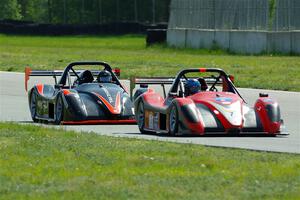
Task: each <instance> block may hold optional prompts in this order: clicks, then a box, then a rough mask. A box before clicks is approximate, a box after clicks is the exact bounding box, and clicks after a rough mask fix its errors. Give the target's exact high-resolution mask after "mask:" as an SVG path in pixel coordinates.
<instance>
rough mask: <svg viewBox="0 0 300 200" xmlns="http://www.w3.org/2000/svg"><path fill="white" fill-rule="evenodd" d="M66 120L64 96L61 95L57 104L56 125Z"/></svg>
mask: <svg viewBox="0 0 300 200" xmlns="http://www.w3.org/2000/svg"><path fill="white" fill-rule="evenodd" d="M63 118H64V103H63V99H62V96H61V95H59V96H58V97H57V100H56V104H55V124H60V123H61V121H62V120H63Z"/></svg>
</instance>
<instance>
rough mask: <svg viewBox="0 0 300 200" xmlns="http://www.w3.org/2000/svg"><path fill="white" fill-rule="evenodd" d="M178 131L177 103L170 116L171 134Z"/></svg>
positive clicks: (173, 134)
mask: <svg viewBox="0 0 300 200" xmlns="http://www.w3.org/2000/svg"><path fill="white" fill-rule="evenodd" d="M177 132H178V111H177V107H176V106H175V105H172V107H171V110H170V116H169V134H170V135H172V136H175V135H176V134H177Z"/></svg>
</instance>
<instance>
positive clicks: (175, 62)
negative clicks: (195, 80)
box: [0, 35, 300, 91]
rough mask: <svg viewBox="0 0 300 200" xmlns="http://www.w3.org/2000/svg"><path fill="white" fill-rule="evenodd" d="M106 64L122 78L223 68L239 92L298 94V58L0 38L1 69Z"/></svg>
mask: <svg viewBox="0 0 300 200" xmlns="http://www.w3.org/2000/svg"><path fill="white" fill-rule="evenodd" d="M81 60H103V61H107V62H108V63H111V64H112V65H113V66H116V67H120V68H121V69H122V77H123V78H128V77H129V76H132V75H137V76H175V75H176V73H177V72H178V70H180V69H182V68H189V67H196V68H198V67H219V68H223V69H224V70H225V71H227V72H228V73H230V74H233V75H235V77H236V85H237V86H239V87H251V88H266V89H279V90H290V91H300V57H297V56H282V55H281V56H280V55H262V56H246V55H230V54H228V53H226V52H222V51H220V50H194V49H175V48H168V47H166V46H165V45H156V46H152V47H148V48H147V47H146V45H145V37H144V36H139V35H127V36H99V37H97V36H66V37H37V36H34V37H30V36H8V35H0V70H3V71H24V67H25V66H30V67H32V68H34V69H62V68H64V67H65V66H66V64H67V63H69V62H72V61H81Z"/></svg>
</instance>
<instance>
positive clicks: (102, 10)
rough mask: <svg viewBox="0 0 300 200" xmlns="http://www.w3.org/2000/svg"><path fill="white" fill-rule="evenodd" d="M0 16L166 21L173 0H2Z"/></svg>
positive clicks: (45, 19)
mask: <svg viewBox="0 0 300 200" xmlns="http://www.w3.org/2000/svg"><path fill="white" fill-rule="evenodd" d="M0 1H1V3H0V19H13V20H24V21H34V22H38V23H51V24H103V23H109V22H120V21H130V22H141V23H159V22H167V21H168V17H169V4H170V1H171V0H0Z"/></svg>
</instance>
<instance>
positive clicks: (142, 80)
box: [130, 77, 222, 97]
mask: <svg viewBox="0 0 300 200" xmlns="http://www.w3.org/2000/svg"><path fill="white" fill-rule="evenodd" d="M203 79H204V80H205V82H206V83H207V84H216V85H220V84H222V78H219V79H218V81H217V80H216V79H217V77H203ZM174 81H175V78H173V77H155V78H151V77H131V78H130V96H132V93H133V90H134V89H135V86H136V85H140V86H141V87H146V85H161V86H162V88H163V92H164V96H165V97H166V89H165V85H172V84H173V83H174ZM182 81H183V82H185V81H186V80H185V79H184V78H183V79H182Z"/></svg>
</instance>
